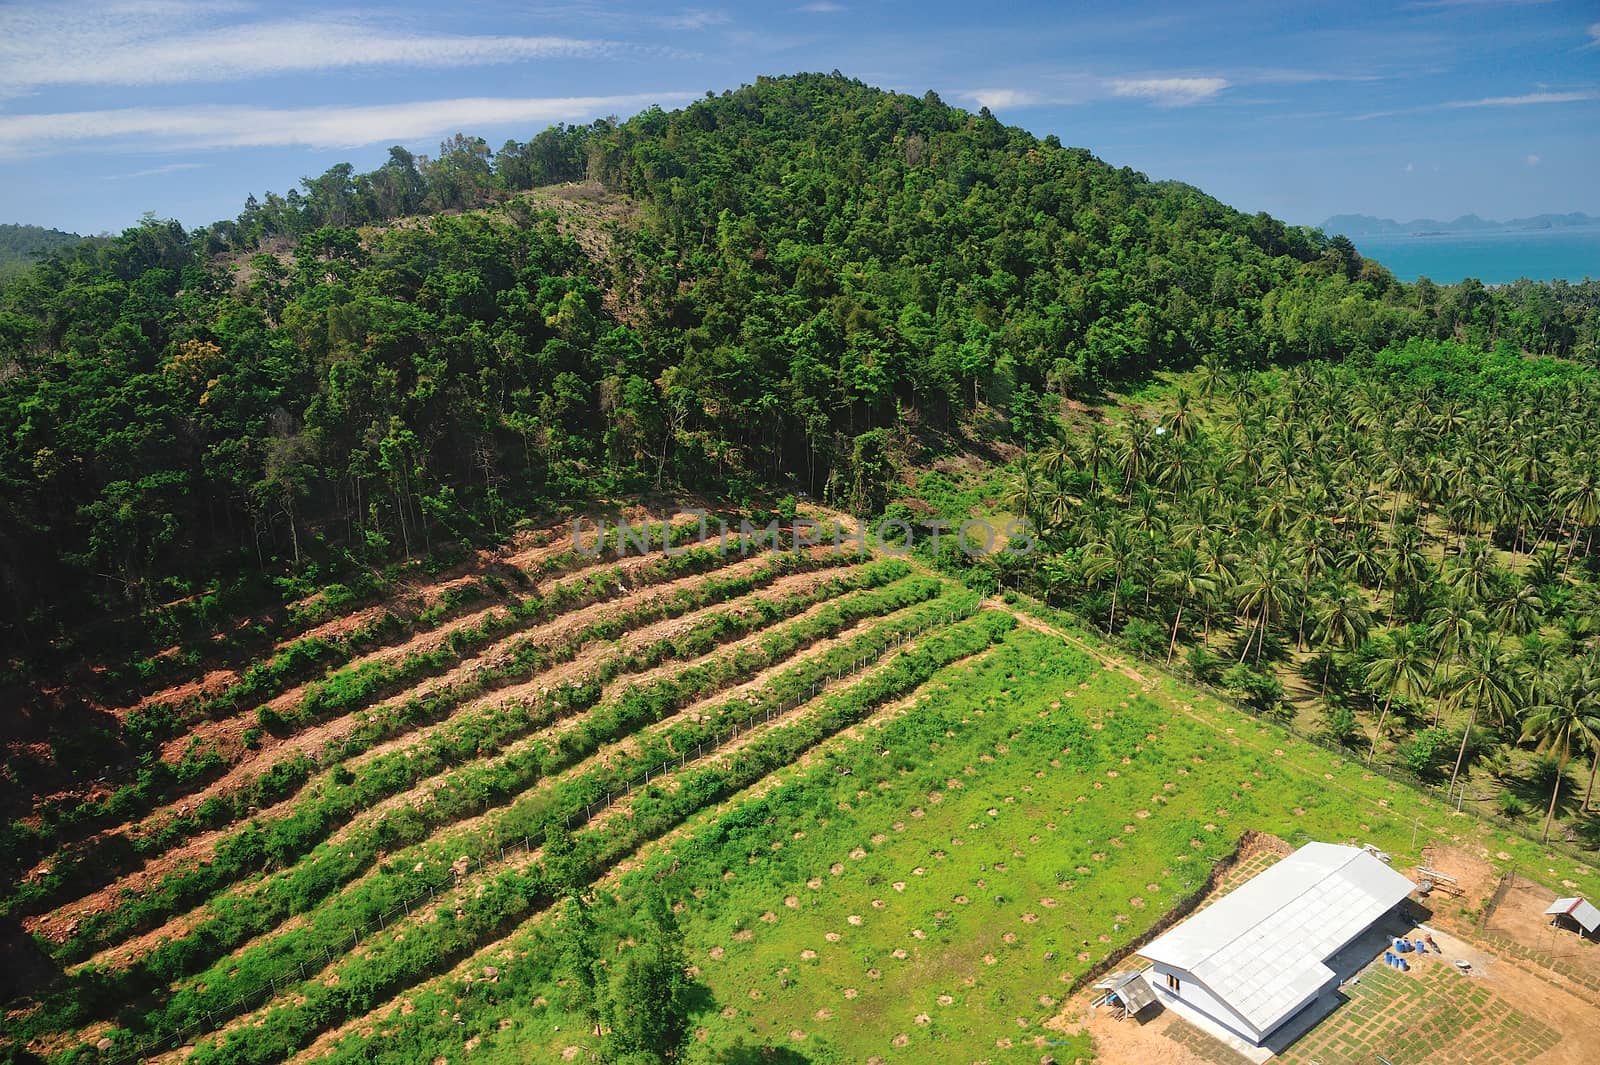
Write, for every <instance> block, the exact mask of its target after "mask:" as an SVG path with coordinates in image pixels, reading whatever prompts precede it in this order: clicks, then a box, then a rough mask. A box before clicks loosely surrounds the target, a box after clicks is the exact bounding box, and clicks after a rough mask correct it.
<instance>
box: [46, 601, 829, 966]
mask: <svg viewBox="0 0 1600 1065" xmlns="http://www.w3.org/2000/svg"><path fill="white" fill-rule="evenodd" d="M840 575H841V571H839V570H814V571H809V572H803V573H792V574H786V575H784V576H782V577H780V578H778V580H776V581H774V582H773V583H772V584H770V585H768V586H766V587H765V588H762V589H758V590H756V591H754V592H751V593H749V594H747V595H744V596H740V597H738V598H736V599H731V600H727V601H724V602H721V603H714V604H711V605H708V606H705V607H702V608H700V609H698V610H695V611H691V612H690V613H687V614H682V615H679V616H678V617H675V618H667V619H663V620H661V621H657V622H654V623H652V624H650V625H646V626H642V627H641V628H638V629H635V630H632V631H631V632H630V633H629V634H628V635H627V637H625V639H624V640H623V641H619V644H618V645H612V644H603V643H601V644H591V645H589V646H588V647H587V648H586V649H585V650H584V651H583V652H581V653H580V654H579V656H578V657H577V658H575V659H573V660H572V661H570V662H565V663H562V664H560V665H557V666H555V667H554V668H552V669H550V670H546V671H544V672H542V673H540V674H538V675H537V676H535V677H534V678H533V679H531V680H529V681H526V682H524V683H522V684H519V685H515V686H511V687H507V688H503V689H500V690H498V691H495V692H492V693H490V694H488V695H485V696H482V697H480V698H479V699H477V700H474V701H473V702H471V703H468V704H466V705H465V706H463V707H461V708H460V709H458V710H457V711H456V712H455V713H453V714H451V715H450V716H449V717H447V718H445V719H444V720H442V721H439V722H436V723H434V724H433V725H430V726H428V727H427V728H425V729H422V730H419V731H417V732H414V733H408V734H406V735H403V736H399V737H395V738H394V739H391V740H388V741H386V742H384V743H383V744H380V745H378V746H376V747H373V748H372V749H371V750H369V751H368V752H366V753H365V754H363V755H361V756H360V757H359V758H358V759H356V760H353V761H351V762H349V763H347V764H346V768H349V769H351V770H352V771H353V772H360V770H361V767H362V766H363V765H366V764H367V763H369V762H371V761H372V760H374V759H376V758H379V757H381V756H383V755H385V754H389V753H393V752H394V751H396V750H399V749H401V748H404V747H412V746H418V745H420V744H422V743H425V742H426V741H427V740H428V739H429V738H430V737H431V736H432V735H434V734H435V733H437V732H438V731H440V730H442V729H445V728H447V727H450V726H451V725H452V724H454V723H459V721H460V720H461V719H462V718H463V717H464V716H465V715H467V714H470V713H473V712H479V711H483V710H487V709H493V708H495V707H497V706H499V705H502V704H504V703H506V702H509V701H511V700H513V699H515V698H520V697H524V696H527V695H530V694H533V693H534V692H535V691H541V692H542V691H548V690H551V689H554V688H557V687H560V686H561V685H564V684H575V683H582V682H583V681H584V680H585V679H587V677H588V676H589V675H590V674H592V672H593V671H594V669H595V668H597V667H598V666H599V665H600V664H601V663H603V662H604V661H606V660H608V659H610V658H611V657H612V656H613V655H615V654H618V653H623V654H627V653H631V652H633V651H637V650H639V649H641V648H643V647H645V646H648V645H649V644H651V643H654V642H656V641H657V640H661V639H664V638H671V637H674V636H677V635H680V634H682V633H684V632H687V631H688V630H690V629H692V628H693V627H694V626H695V625H696V624H698V623H699V622H701V621H703V620H704V619H705V617H707V616H708V615H711V614H713V613H725V612H730V611H731V612H742V611H748V610H750V609H752V608H753V607H754V606H755V604H757V603H761V602H781V601H783V600H784V599H788V598H792V597H794V596H795V595H800V594H808V593H810V592H811V591H813V590H814V589H815V588H816V587H818V586H819V585H822V584H824V583H826V582H827V581H829V580H832V579H834V578H837V577H838V576H840ZM830 602H831V600H823V601H822V602H820V603H815V604H813V605H812V606H810V607H808V608H807V609H805V610H803V611H801V612H800V613H798V614H795V615H794V616H792V617H790V618H786V619H783V620H782V621H780V622H778V623H776V624H775V625H774V626H771V627H769V628H766V629H762V630H760V631H759V632H757V633H752V634H750V635H748V636H745V637H742V638H740V639H738V640H735V641H730V642H728V643H726V644H719V645H717V646H716V647H713V648H712V649H711V650H709V651H708V652H706V654H704V655H698V656H695V657H693V658H687V659H668V660H667V661H666V662H663V663H661V664H660V665H657V666H655V667H652V668H651V669H649V670H646V671H644V672H641V673H632V674H623V675H621V676H619V677H617V678H615V679H614V680H612V681H611V682H610V684H608V685H607V686H606V689H605V691H604V692H603V693H602V695H601V697H600V699H599V700H598V701H597V703H596V705H601V704H603V703H604V702H605V701H606V700H607V699H609V698H611V697H613V696H614V695H615V693H616V692H617V691H618V690H620V689H621V688H624V687H637V686H640V685H642V684H645V683H648V682H650V681H652V680H655V679H658V678H659V677H661V676H664V675H666V674H669V673H673V672H681V671H683V670H685V669H688V668H691V667H693V666H695V665H698V664H699V663H701V662H703V661H705V660H706V659H707V658H710V657H713V656H718V655H723V654H727V653H732V652H735V651H737V650H738V649H740V648H742V647H747V646H749V645H750V644H752V643H753V642H754V641H755V640H756V639H758V638H760V636H762V635H763V634H765V633H769V632H771V631H773V629H775V628H777V627H779V626H781V625H784V624H789V623H791V622H795V621H799V620H801V619H803V618H805V617H808V616H810V615H812V614H814V613H816V612H818V611H820V610H822V609H824V608H825V607H826V606H827V605H828V604H829V603H830ZM584 716H585V715H584V714H579V715H577V716H576V717H575V718H573V719H571V720H572V721H573V722H578V721H581V720H582V719H583V717H584ZM566 727H575V726H573V725H568V726H566ZM556 729H557V725H556V724H554V723H553V724H552V725H550V726H546V727H544V728H541V729H539V730H537V731H536V732H534V733H531V734H529V735H528V736H525V737H523V738H522V739H519V740H517V741H515V742H513V743H512V744H510V745H508V746H507V747H506V748H505V749H504V750H502V751H501V752H499V753H498V754H497V755H496V756H495V758H494V759H493V760H494V761H500V760H504V759H505V758H509V757H512V756H514V755H516V754H518V753H520V752H522V751H524V750H526V749H527V748H528V747H529V746H531V745H533V744H535V743H541V742H548V740H549V739H550V737H551V735H552V733H553V732H554V731H555V730H556ZM458 771H459V767H451V768H449V769H445V770H443V771H441V772H439V773H437V774H435V775H433V776H431V777H428V778H426V779H424V780H421V781H418V782H417V783H416V784H415V785H413V786H412V787H411V788H409V789H407V790H405V791H403V792H398V793H396V794H394V795H391V796H388V797H387V798H385V799H383V800H382V801H381V802H379V803H377V804H375V805H373V806H370V807H368V808H367V809H365V810H363V811H361V812H360V813H359V814H357V815H356V817H355V818H353V819H352V820H351V821H350V822H349V823H348V824H346V825H344V826H343V827H341V828H339V829H337V830H336V831H335V832H334V833H332V834H331V835H330V836H329V837H328V839H327V841H326V842H327V843H328V844H336V843H338V842H339V841H341V840H343V839H345V838H347V837H348V836H349V834H350V833H352V832H356V831H359V830H361V829H362V828H364V827H365V826H367V825H368V824H370V823H371V822H372V821H373V820H375V819H377V818H380V817H382V816H383V815H384V814H385V813H388V812H390V811H392V810H395V809H398V808H399V807H401V806H403V805H411V806H420V805H422V804H423V803H425V802H427V801H428V797H429V796H430V795H431V794H432V793H433V792H434V791H436V790H437V789H438V788H439V787H440V786H441V785H442V784H443V783H445V782H446V781H447V780H448V779H449V778H450V777H451V776H452V775H454V774H455V773H456V772H458ZM309 783H310V784H314V783H315V781H312V782H309ZM293 802H294V799H293V798H291V799H286V800H284V801H283V802H281V803H279V804H277V805H276V806H273V807H270V808H268V809H267V810H265V811H262V813H261V814H260V815H258V816H261V817H264V818H265V817H269V816H276V815H281V814H284V813H286V812H288V808H289V807H291V806H292V804H293ZM352 883H354V882H352ZM257 890H260V885H258V884H248V885H236V886H235V887H232V888H229V889H227V890H226V891H225V892H224V893H223V895H224V896H238V895H240V894H241V893H243V892H245V891H250V892H254V891H257ZM216 901H217V899H216V898H213V899H210V900H207V901H206V902H204V903H202V904H200V905H199V906H196V907H194V908H193V909H191V910H189V911H188V912H186V913H184V914H180V915H178V916H175V917H174V918H172V919H171V920H169V921H167V922H165V923H164V924H162V925H161V926H160V927H158V928H154V929H151V930H150V931H148V932H144V933H141V934H140V935H137V936H134V937H131V938H129V939H126V940H122V941H120V942H118V943H114V944H111V945H109V946H107V947H105V948H104V949H102V950H101V951H99V952H98V953H96V954H95V955H94V956H93V957H91V958H89V959H88V960H87V961H84V962H81V963H79V964H77V965H75V966H73V967H72V969H71V970H69V971H77V970H78V969H81V968H84V967H86V966H89V965H104V966H114V967H121V966H126V965H130V964H132V963H133V962H134V961H136V960H138V959H139V958H141V957H143V956H144V955H145V954H147V953H148V952H149V951H150V950H152V949H154V948H155V947H156V946H158V945H159V944H160V942H161V941H162V940H164V939H178V938H182V937H183V936H185V935H187V934H188V933H189V932H190V931H192V930H193V929H194V927H195V926H196V925H198V924H199V923H200V922H201V921H203V920H204V919H206V918H207V917H208V916H210V913H211V909H212V906H213V905H214V903H215V902H216ZM247 945H248V944H247ZM243 949H245V948H244V947H240V948H237V949H236V950H235V952H234V953H238V952H239V951H242V950H243Z"/></svg>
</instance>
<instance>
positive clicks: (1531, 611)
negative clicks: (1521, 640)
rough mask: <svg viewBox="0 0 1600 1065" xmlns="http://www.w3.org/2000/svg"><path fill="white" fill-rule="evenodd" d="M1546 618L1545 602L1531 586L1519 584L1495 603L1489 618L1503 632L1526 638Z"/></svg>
mask: <svg viewBox="0 0 1600 1065" xmlns="http://www.w3.org/2000/svg"><path fill="white" fill-rule="evenodd" d="M1543 616H1544V600H1543V599H1542V598H1540V597H1539V590H1538V589H1537V588H1535V587H1534V586H1533V585H1531V584H1519V585H1517V586H1516V587H1514V588H1512V589H1511V591H1510V592H1508V593H1507V594H1506V595H1504V596H1502V597H1501V598H1500V601H1499V602H1497V603H1495V605H1494V609H1493V610H1492V611H1490V613H1489V618H1490V620H1491V621H1493V622H1494V624H1495V627H1496V628H1498V629H1499V630H1500V631H1501V632H1503V633H1507V634H1508V635H1511V636H1526V635H1527V634H1528V633H1530V632H1532V631H1533V630H1534V629H1536V628H1538V627H1539V619H1540V618H1542V617H1543Z"/></svg>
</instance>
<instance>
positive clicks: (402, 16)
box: [0, 0, 1600, 233]
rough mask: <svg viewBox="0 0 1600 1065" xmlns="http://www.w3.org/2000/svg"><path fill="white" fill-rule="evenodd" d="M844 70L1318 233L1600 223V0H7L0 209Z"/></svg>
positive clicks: (230, 187)
mask: <svg viewBox="0 0 1600 1065" xmlns="http://www.w3.org/2000/svg"><path fill="white" fill-rule="evenodd" d="M831 70H839V71H842V72H843V73H845V74H848V75H850V76H852V77H857V78H860V79H861V80H863V81H865V82H867V83H869V84H872V85H876V86H880V87H882V88H886V89H894V90H898V91H903V92H910V93H915V94H917V95H921V94H922V93H923V92H925V91H927V90H928V89H932V90H934V91H935V92H937V93H938V94H939V95H940V96H941V97H942V98H943V99H944V100H945V101H946V102H948V103H951V104H955V105H957V106H961V107H966V108H969V109H971V110H977V109H978V108H979V107H982V106H987V107H989V108H990V109H991V110H992V111H993V112H994V113H995V114H996V115H997V116H998V117H999V118H1000V119H1001V120H1002V121H1004V122H1006V123H1008V124H1012V125H1018V126H1022V127H1024V128H1026V129H1028V130H1030V131H1031V132H1033V133H1035V134H1038V135H1040V136H1044V135H1045V134H1049V133H1054V134H1056V135H1057V136H1058V137H1060V138H1061V140H1062V142H1063V143H1066V144H1069V145H1074V146H1080V147H1085V148H1088V149H1089V150H1090V151H1092V152H1094V153H1095V154H1096V155H1097V156H1099V157H1100V158H1102V159H1104V160H1106V161H1107V162H1109V163H1112V164H1115V165H1118V166H1131V167H1133V168H1134V169H1136V170H1140V171H1143V172H1144V173H1146V174H1148V175H1150V176H1151V177H1152V178H1161V179H1166V178H1172V179H1177V180H1181V181H1186V182H1189V183H1191V184H1194V185H1197V186H1199V187H1200V188H1202V189H1204V190H1205V191H1207V192H1209V193H1211V194H1212V195H1214V196H1216V197H1218V198H1219V199H1221V200H1223V201H1224V202H1226V203H1229V204H1232V205H1233V206H1235V207H1238V208H1240V209H1242V210H1246V211H1252V212H1253V211H1267V212H1270V213H1272V214H1274V215H1276V216H1278V217H1280V218H1283V219H1285V220H1286V221H1288V222H1291V223H1295V224H1305V225H1316V224H1319V223H1321V222H1322V221H1323V220H1324V219H1325V218H1327V217H1328V216H1330V215H1333V214H1345V213H1362V214H1373V215H1378V216H1382V217H1391V218H1397V219H1400V220H1409V219H1413V218H1418V217H1431V218H1453V217H1455V216H1457V215H1460V214H1466V213H1476V214H1479V215H1481V216H1484V217H1487V218H1510V217H1518V216H1526V215H1532V214H1538V213H1542V212H1566V211H1587V212H1589V213H1591V214H1600V180H1597V177H1596V175H1600V0H1413V2H1400V3H1389V4H1372V3H1365V2H1362V0H1346V2H1337V3H1334V2H1323V0H1292V2H1281V0H1235V2H1229V3H1211V2H1205V0H1191V2H1188V3H1180V4H1158V3H1147V2H1142V0H1119V2H1115V3H1101V2H1078V3H1069V2H1059V3H1014V4H1000V3H985V4H973V3H971V2H969V0H963V2H961V3H944V2H940V0H916V2H896V0H882V2H874V0H809V2H808V0H789V2H782V3H757V2H745V3H737V4H735V3H729V4H724V5H719V4H716V3H713V2H707V3H706V4H705V6H695V7H684V6H680V5H677V4H645V3H626V2H620V0H619V2H615V3H612V2H606V0H578V2H570V3H565V2H561V0H550V2H539V0H532V2H520V3H515V2H487V3H464V2H458V3H452V4H440V3H437V2H429V3H422V2H414V0H393V2H390V3H386V4H382V5H357V6H348V7H344V6H333V5H327V4H296V3H292V2H289V3H261V4H257V3H250V2H244V0H217V2H210V3H206V2H196V0H109V2H107V0H75V2H67V3H46V2H38V0H0V221H12V222H28V223H33V224H37V225H46V226H53V227H56V228H60V229H66V230H70V231H76V232H82V233H96V232H116V231H120V230H121V229H123V228H124V227H126V226H129V225H132V224H135V223H137V221H138V220H139V218H140V216H141V215H142V214H143V213H145V212H153V213H154V214H155V215H156V216H158V217H161V218H177V219H179V220H180V221H181V222H183V223H184V224H185V225H187V226H190V227H194V226H200V225H204V224H206V223H209V222H211V221H214V220H216V219H219V218H227V217H233V216H235V215H237V214H238V212H239V210H240V208H241V206H242V205H243V202H244V199H245V196H246V195H247V194H249V193H252V192H253V193H256V194H258V195H259V194H260V193H262V192H264V191H266V190H269V189H270V190H273V191H277V192H284V191H287V190H288V189H289V188H291V187H293V186H295V185H296V184H297V183H298V182H299V181H300V179H302V178H304V177H309V176H314V175H316V174H320V173H322V172H323V171H325V170H326V169H327V168H328V167H330V166H332V165H333V164H335V163H338V162H346V161H348V162H351V163H353V164H355V166H356V167H357V169H358V170H370V169H372V168H374V167H376V166H378V165H380V164H381V163H382V162H383V161H384V159H385V158H387V149H388V146H389V145H391V144H402V145H404V146H406V147H408V148H410V149H412V150H413V151H414V152H418V153H427V154H435V153H437V150H438V145H439V142H440V141H441V140H443V139H444V138H445V137H447V136H449V135H450V134H452V133H455V132H457V131H461V132H466V133H469V134H472V135H477V136H482V137H484V138H485V139H486V140H487V141H488V142H489V143H490V145H491V146H495V147H498V146H499V145H500V144H503V143H504V142H505V141H506V140H507V139H510V138H515V139H518V140H526V139H528V138H529V137H531V136H532V135H533V134H535V133H537V132H538V131H539V130H541V129H543V128H544V127H546V126H548V125H550V124H552V123H554V122H558V121H588V120H592V119H594V118H596V117H600V116H604V115H617V116H619V117H627V116H628V115H631V114H634V113H636V112H638V111H640V110H642V109H643V108H645V107H647V106H649V105H651V104H660V105H661V106H663V107H667V108H673V107H679V106H682V105H684V104H686V103H688V102H689V101H691V100H693V99H694V98H696V97H699V96H702V95H704V93H705V92H706V91H707V90H713V91H716V92H721V91H723V90H724V89H729V88H736V87H738V86H739V85H742V84H747V83H749V82H752V81H754V80H755V78H756V77H757V76H759V75H764V74H767V75H770V74H785V73H795V72H798V71H824V72H826V71H831Z"/></svg>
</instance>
